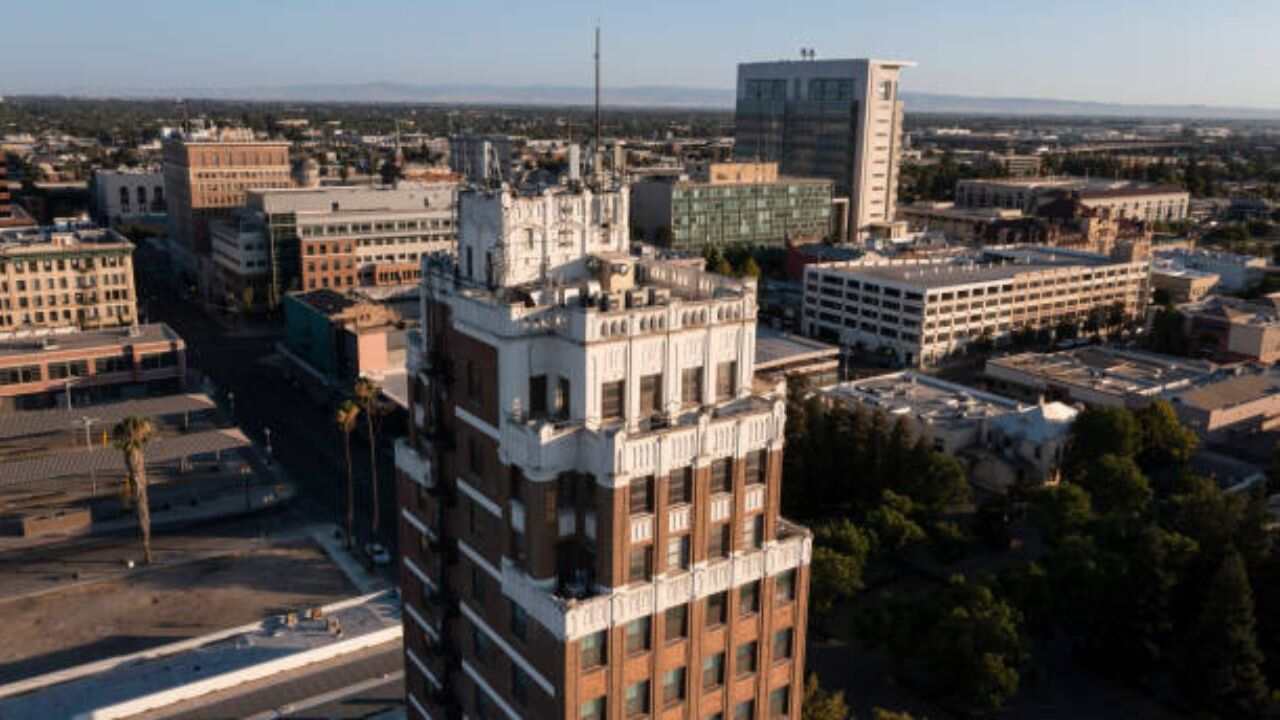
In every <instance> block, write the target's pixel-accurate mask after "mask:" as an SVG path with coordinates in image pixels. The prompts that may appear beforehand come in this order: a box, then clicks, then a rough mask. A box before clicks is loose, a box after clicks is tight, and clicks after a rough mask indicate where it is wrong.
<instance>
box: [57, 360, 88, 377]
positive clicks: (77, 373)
mask: <svg viewBox="0 0 1280 720" xmlns="http://www.w3.org/2000/svg"><path fill="white" fill-rule="evenodd" d="M88 374H89V361H88V360H72V361H70V362H65V363H57V364H54V363H50V364H49V379H50V380H64V379H66V378H69V377H85V376H86V375H88Z"/></svg>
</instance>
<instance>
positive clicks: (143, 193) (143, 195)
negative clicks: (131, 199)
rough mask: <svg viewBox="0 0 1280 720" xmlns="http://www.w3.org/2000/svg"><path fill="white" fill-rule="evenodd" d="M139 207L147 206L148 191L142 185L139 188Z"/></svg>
mask: <svg viewBox="0 0 1280 720" xmlns="http://www.w3.org/2000/svg"><path fill="white" fill-rule="evenodd" d="M138 206H139V207H144V208H145V207H146V206H147V189H146V188H145V187H143V186H141V185H139V186H138Z"/></svg>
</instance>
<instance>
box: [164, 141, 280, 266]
mask: <svg viewBox="0 0 1280 720" xmlns="http://www.w3.org/2000/svg"><path fill="white" fill-rule="evenodd" d="M290 171H291V166H290V164H289V143H288V142H286V141H259V140H255V139H254V137H253V133H252V132H251V131H246V130H239V131H235V130H224V131H222V133H221V134H220V135H218V136H217V137H216V139H214V140H208V141H206V140H200V141H194V140H186V139H183V138H173V139H170V140H166V141H165V143H164V187H165V195H166V196H167V197H168V207H169V227H170V234H171V242H175V243H177V244H178V245H179V246H180V247H181V248H183V249H184V250H186V251H187V252H190V253H194V254H196V255H208V254H209V252H210V233H209V221H210V220H212V219H214V218H225V217H228V216H230V214H231V211H232V210H233V209H235V208H238V207H242V206H243V205H244V204H245V192H246V191H247V190H250V189H253V188H287V187H293V178H292V175H291V174H290Z"/></svg>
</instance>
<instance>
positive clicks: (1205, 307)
mask: <svg viewBox="0 0 1280 720" xmlns="http://www.w3.org/2000/svg"><path fill="white" fill-rule="evenodd" d="M1178 312H1179V313H1181V315H1182V317H1183V318H1184V321H1185V329H1186V334H1187V337H1188V338H1189V339H1190V340H1191V342H1192V343H1194V344H1195V349H1197V350H1198V351H1200V352H1205V353H1210V354H1213V355H1214V356H1216V357H1219V358H1222V359H1225V360H1256V361H1258V362H1262V363H1273V362H1276V361H1277V360H1280V307H1277V300H1276V298H1272V297H1267V298H1263V299H1261V300H1258V301H1250V300H1242V299H1240V298H1234V297H1229V296H1225V295H1210V296H1209V297H1207V298H1205V299H1203V300H1201V301H1200V302H1193V303H1186V304H1185V305H1179V306H1178Z"/></svg>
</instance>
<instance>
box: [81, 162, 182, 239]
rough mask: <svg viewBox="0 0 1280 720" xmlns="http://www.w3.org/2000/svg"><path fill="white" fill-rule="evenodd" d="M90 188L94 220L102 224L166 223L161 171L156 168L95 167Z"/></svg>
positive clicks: (106, 225)
mask: <svg viewBox="0 0 1280 720" xmlns="http://www.w3.org/2000/svg"><path fill="white" fill-rule="evenodd" d="M89 188H90V193H91V196H92V197H91V201H92V203H93V205H92V215H93V219H94V221H95V222H97V223H98V224H99V225H102V226H103V227H109V226H111V225H119V224H122V223H138V224H160V223H163V222H165V218H166V214H167V205H166V203H165V193H164V173H162V172H159V171H158V170H95V171H94V173H93V179H92V180H90V182H89Z"/></svg>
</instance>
